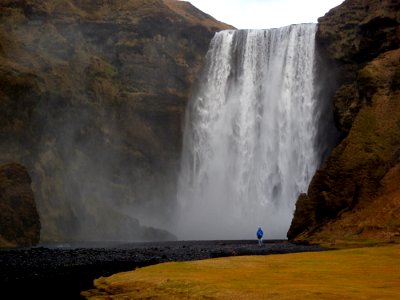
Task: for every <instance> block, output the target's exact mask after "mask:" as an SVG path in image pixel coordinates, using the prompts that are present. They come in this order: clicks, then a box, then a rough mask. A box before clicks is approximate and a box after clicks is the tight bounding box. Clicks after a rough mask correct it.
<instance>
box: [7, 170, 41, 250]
mask: <svg viewBox="0 0 400 300" xmlns="http://www.w3.org/2000/svg"><path fill="white" fill-rule="evenodd" d="M39 239H40V220H39V214H38V212H37V209H36V203H35V199H34V196H33V192H32V188H31V178H30V176H29V174H28V171H27V170H26V168H25V167H24V166H22V165H20V164H18V163H9V164H5V165H2V166H0V247H26V246H32V245H36V244H37V243H38V242H39Z"/></svg>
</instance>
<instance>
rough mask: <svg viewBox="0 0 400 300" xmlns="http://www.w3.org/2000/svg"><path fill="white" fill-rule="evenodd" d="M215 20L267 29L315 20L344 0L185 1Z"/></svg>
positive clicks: (239, 27) (235, 25) (233, 24)
mask: <svg viewBox="0 0 400 300" xmlns="http://www.w3.org/2000/svg"><path fill="white" fill-rule="evenodd" d="M188 1H189V2H190V3H192V4H193V5H194V6H196V7H197V8H198V9H200V10H202V11H203V12H205V13H207V14H209V15H211V16H212V17H214V18H215V19H217V20H219V21H222V22H224V23H227V24H230V25H232V26H234V27H236V28H238V29H267V28H276V27H282V26H286V25H290V24H300V23H316V22H317V19H318V18H319V17H322V16H323V15H325V13H327V12H328V11H329V10H330V9H331V8H333V7H335V6H337V5H339V4H341V3H342V2H343V0H188Z"/></svg>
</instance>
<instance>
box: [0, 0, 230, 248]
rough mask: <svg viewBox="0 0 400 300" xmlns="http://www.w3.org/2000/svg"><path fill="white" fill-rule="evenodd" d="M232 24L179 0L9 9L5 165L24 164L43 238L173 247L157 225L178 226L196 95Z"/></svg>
mask: <svg viewBox="0 0 400 300" xmlns="http://www.w3.org/2000/svg"><path fill="white" fill-rule="evenodd" d="M229 27H230V26H228V25H226V24H223V23H220V22H218V21H216V20H214V19H213V18H211V17H210V16H208V15H206V14H204V13H202V12H201V11H199V10H197V9H196V8H195V7H193V6H192V5H191V4H189V3H187V2H180V1H175V0H164V1H163V0H116V1H108V0H85V1H82V0H61V1H59V0H57V1H56V0H46V1H38V0H23V1H20V0H18V1H17V0H4V1H1V3H0V106H1V107H0V137H1V138H0V163H4V162H8V161H19V162H21V163H22V164H24V165H25V166H27V168H28V170H29V173H30V174H31V176H32V181H33V182H32V186H33V189H34V193H35V198H36V201H37V206H38V210H39V214H40V218H41V223H42V233H41V236H42V241H68V240H122V239H123V240H154V239H173V238H174V237H173V236H172V235H171V234H169V233H167V232H166V231H163V230H158V229H155V228H153V226H162V225H163V224H165V223H167V222H169V221H171V220H172V219H173V211H174V205H175V202H174V201H175V200H174V195H175V191H174V186H175V184H174V181H175V179H176V172H177V159H178V157H179V151H180V146H181V136H182V134H181V131H182V128H181V120H182V116H183V113H184V109H185V106H186V102H187V99H188V95H189V89H190V86H191V85H192V83H193V81H194V80H195V78H196V74H197V73H198V71H199V68H200V67H201V65H202V61H203V58H204V56H205V53H206V51H207V49H208V44H209V42H210V40H211V38H212V36H213V35H214V33H215V32H216V31H218V30H221V29H226V28H229ZM155 208H156V209H155ZM144 225H146V226H144Z"/></svg>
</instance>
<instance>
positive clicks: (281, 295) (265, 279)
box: [83, 245, 400, 300]
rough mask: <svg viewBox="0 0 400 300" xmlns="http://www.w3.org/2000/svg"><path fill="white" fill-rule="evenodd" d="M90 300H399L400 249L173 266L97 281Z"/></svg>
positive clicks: (154, 267) (388, 248)
mask: <svg viewBox="0 0 400 300" xmlns="http://www.w3.org/2000/svg"><path fill="white" fill-rule="evenodd" d="M95 286H96V288H97V289H96V290H91V291H86V292H83V295H84V296H85V297H87V298H88V299H199V298H217V299H308V300H311V299H396V298H397V299H398V297H400V245H389V246H381V247H369V248H358V249H346V250H336V251H328V252H318V253H297V254H286V255H268V256H247V257H228V258H218V259H210V260H202V261H195V262H172V263H165V264H160V265H156V266H151V267H145V268H141V269H138V270H136V271H133V272H125V273H119V274H115V275H113V276H110V277H107V278H103V277H101V278H99V279H97V280H95Z"/></svg>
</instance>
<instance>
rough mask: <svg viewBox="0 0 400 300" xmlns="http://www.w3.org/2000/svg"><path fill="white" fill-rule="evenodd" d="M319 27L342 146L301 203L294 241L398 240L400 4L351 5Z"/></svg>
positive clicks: (292, 235)
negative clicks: (332, 85)
mask: <svg viewBox="0 0 400 300" xmlns="http://www.w3.org/2000/svg"><path fill="white" fill-rule="evenodd" d="M318 26H319V27H318V32H317V44H318V51H319V53H320V55H321V56H323V57H324V59H325V60H326V61H327V63H328V65H330V66H331V69H330V70H331V76H332V78H335V88H333V89H332V90H333V91H335V93H334V94H332V99H333V100H332V101H333V103H334V114H335V120H336V125H337V128H338V129H339V130H340V131H341V132H342V139H341V141H340V143H339V144H338V145H337V146H336V148H335V149H334V150H333V151H332V153H331V154H330V156H329V157H328V159H327V160H326V162H325V163H324V165H323V166H322V167H321V169H320V170H319V171H318V172H317V173H316V175H315V176H314V178H313V179H312V182H311V184H310V186H309V189H308V192H307V195H303V196H301V197H300V198H299V200H298V202H297V206H296V211H295V214H294V219H293V222H292V225H291V227H290V229H289V232H288V237H289V238H290V239H295V240H308V241H335V240H365V239H370V240H371V239H375V240H383V241H389V240H398V239H399V237H400V198H399V194H400V185H399V184H398V183H399V182H400V181H399V179H400V174H399V162H398V156H399V151H400V90H399V84H398V83H399V73H400V49H399V48H400V3H399V2H398V1H389V0H387V1H377V0H376V1H375V0H370V1H360V0H347V1H345V2H344V3H343V4H342V5H340V6H338V7H336V8H334V9H332V10H331V11H329V12H328V13H327V14H326V15H325V16H324V17H322V18H320V19H319V25H318ZM395 182H397V184H396V183H395ZM395 186H396V187H395ZM305 216H307V217H305Z"/></svg>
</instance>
